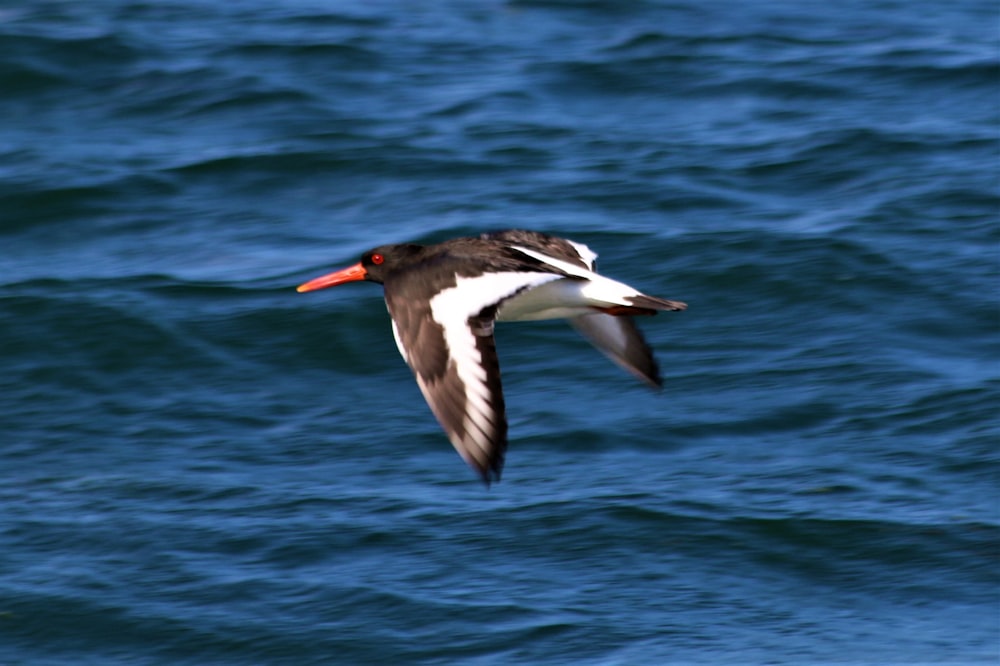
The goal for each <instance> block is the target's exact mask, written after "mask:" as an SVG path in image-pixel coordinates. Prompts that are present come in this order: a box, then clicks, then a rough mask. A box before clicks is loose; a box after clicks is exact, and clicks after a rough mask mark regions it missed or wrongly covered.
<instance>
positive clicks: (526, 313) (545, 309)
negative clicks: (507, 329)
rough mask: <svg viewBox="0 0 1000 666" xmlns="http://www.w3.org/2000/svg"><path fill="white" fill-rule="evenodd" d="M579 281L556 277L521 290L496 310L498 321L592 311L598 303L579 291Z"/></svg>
mask: <svg viewBox="0 0 1000 666" xmlns="http://www.w3.org/2000/svg"><path fill="white" fill-rule="evenodd" d="M586 284H587V283H586V282H585V281H582V280H556V281H555V282H548V283H546V284H543V285H541V286H539V287H535V288H534V289H529V290H527V291H524V292H521V293H520V294H518V295H517V296H514V297H513V298H510V299H508V300H506V301H504V302H503V303H502V304H501V305H500V307H499V308H498V310H497V320H498V321H530V320H535V319H565V318H568V317H577V316H579V315H582V314H591V313H593V312H594V310H593V306H594V305H600V303H599V302H595V301H594V300H593V299H592V298H588V297H587V296H585V295H584V294H583V292H582V288H583V287H584V285H586Z"/></svg>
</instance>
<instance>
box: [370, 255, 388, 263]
mask: <svg viewBox="0 0 1000 666" xmlns="http://www.w3.org/2000/svg"><path fill="white" fill-rule="evenodd" d="M383 261H385V257H383V256H382V255H381V254H373V255H372V263H373V264H375V265H376V266H377V265H379V264H381V263H382V262H383Z"/></svg>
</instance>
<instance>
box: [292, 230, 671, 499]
mask: <svg viewBox="0 0 1000 666" xmlns="http://www.w3.org/2000/svg"><path fill="white" fill-rule="evenodd" d="M596 259H597V255H596V254H595V253H594V252H593V251H591V250H590V248H588V247H587V246H586V245H583V244H581V243H575V242H573V241H571V240H567V239H565V238H558V237H556V236H550V235H548V234H543V233H540V232H537V231H527V230H521V229H512V230H507V231H499V232H491V233H484V234H481V235H480V236H479V237H478V238H475V237H473V238H456V239H453V240H449V241H445V242H443V243H439V244H437V245H416V244H413V243H403V244H398V245H383V246H381V247H377V248H375V249H373V250H370V251H368V252H365V253H364V254H363V255H362V256H361V261H359V262H358V263H356V264H354V265H353V266H350V267H348V268H344V269H342V270H338V271H334V272H333V273H329V274H327V275H323V276H321V277H318V278H316V279H314V280H310V281H309V282H306V283H305V284H302V285H300V286H299V287H298V291H300V292H305V291H314V290H316V289H325V288H327V287H333V286H336V285H339V284H344V283H346V282H356V281H361V280H366V281H369V282H377V283H379V284H381V285H383V287H384V291H385V303H386V307H387V308H388V310H389V316H390V317H391V319H392V333H393V337H395V339H396V346H397V347H398V348H399V353H400V354H401V355H402V356H403V359H404V360H405V361H406V363H407V365H409V366H410V368H411V369H412V370H413V374H414V375H415V376H416V380H417V385H418V386H419V387H420V391H421V392H422V393H423V395H424V398H425V399H426V400H427V404H428V405H429V406H430V408H431V411H432V412H434V416H435V417H437V420H438V422H439V423H440V424H441V427H442V428H443V429H444V431H445V433H447V435H448V439H449V440H450V441H451V443H452V445H453V446H454V447H455V449H456V450H457V451H458V453H459V455H461V456H462V458H463V459H464V460H465V462H466V463H468V464H469V465H470V466H471V467H472V468H473V469H474V470H476V472H478V473H479V476H480V477H481V478H482V480H483V482H484V483H486V485H487V486H488V485H489V484H490V482H492V481H499V480H500V473H501V471H502V470H503V464H504V456H505V455H506V451H507V418H506V413H505V409H504V398H503V390H502V387H501V384H500V365H499V363H498V360H497V351H496V343H495V341H494V337H493V327H494V324H495V322H497V321H527V320H536V319H561V318H565V319H568V320H569V323H570V324H571V325H572V326H573V327H574V328H575V329H576V330H577V331H579V332H580V333H581V334H582V335H583V336H584V337H585V338H586V339H587V340H589V341H590V342H591V344H593V345H594V346H595V347H597V349H599V350H600V351H601V352H603V353H604V354H606V355H607V356H608V357H609V358H610V359H611V360H612V361H614V362H615V363H617V364H618V365H620V366H621V367H622V368H624V369H626V370H628V371H629V372H631V373H632V374H634V375H635V376H637V377H638V378H639V379H641V380H642V381H644V382H646V383H647V384H649V385H650V386H652V387H654V388H658V387H660V386H661V385H662V380H661V379H660V373H659V367H658V366H657V364H656V360H655V359H654V358H653V352H652V350H651V349H650V348H649V345H648V344H647V343H646V341H645V339H644V338H643V336H642V333H640V331H639V329H638V327H637V326H636V324H635V321H634V319H633V317H635V316H637V315H653V314H656V312H657V311H659V310H684V309H685V308H686V307H687V305H686V304H685V303H681V302H680V301H668V300H665V299H662V298H656V297H655V296H648V295H646V294H643V293H641V292H639V291H638V290H636V289H634V288H633V287H630V286H628V285H627V284H623V283H621V282H617V281H615V280H612V279H610V278H607V277H604V276H602V275H598V274H597V272H596V267H595V260H596Z"/></svg>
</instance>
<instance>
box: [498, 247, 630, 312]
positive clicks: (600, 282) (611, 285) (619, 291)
mask: <svg viewBox="0 0 1000 666" xmlns="http://www.w3.org/2000/svg"><path fill="white" fill-rule="evenodd" d="M514 249H516V250H517V251H518V252H523V253H524V254H526V255H528V256H529V257H533V258H535V259H537V260H538V261H541V262H544V263H546V264H549V265H550V266H553V267H555V268H558V269H559V270H561V271H565V272H566V273H568V274H569V275H573V276H576V277H581V278H585V279H586V280H587V282H586V284H584V285H583V286H582V287H581V288H580V293H581V294H582V295H583V296H585V297H586V298H589V299H592V300H593V301H594V302H595V303H612V304H616V305H631V303H630V302H629V301H627V300H626V299H627V298H629V297H630V296H641V295H642V294H641V292H639V291H638V290H636V289H635V288H634V287H630V286H628V285H627V284H624V283H622V282H618V281H617V280H612V279H611V278H606V277H604V276H603V275H598V274H597V273H595V272H593V271H589V270H587V269H586V268H581V267H579V266H576V265H574V264H571V263H569V262H568V261H563V260H562V259H556V258H555V257H550V256H549V255H547V254H542V253H541V252H536V251H535V250H529V249H528V248H526V247H521V246H520V245H516V246H514ZM591 254H593V253H591Z"/></svg>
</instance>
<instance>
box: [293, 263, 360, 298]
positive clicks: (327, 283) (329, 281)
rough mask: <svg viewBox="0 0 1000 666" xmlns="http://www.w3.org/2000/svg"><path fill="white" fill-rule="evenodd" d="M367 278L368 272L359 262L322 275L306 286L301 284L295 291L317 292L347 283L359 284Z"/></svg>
mask: <svg viewBox="0 0 1000 666" xmlns="http://www.w3.org/2000/svg"><path fill="white" fill-rule="evenodd" d="M366 277H368V271H366V270H365V267H364V266H362V265H361V262H358V263H356V264H354V265H353V266H348V267H347V268H343V269H341V270H339V271H334V272H332V273H327V274H326V275H321V276H320V277H318V278H316V279H314V280H309V282H306V283H305V284H300V285H299V286H298V287H296V288H295V291H298V292H303V291H316V290H317V289H326V288H327V287H336V286H337V285H338V284H344V283H345V282H357V281H358V280H364V279H365V278H366Z"/></svg>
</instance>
